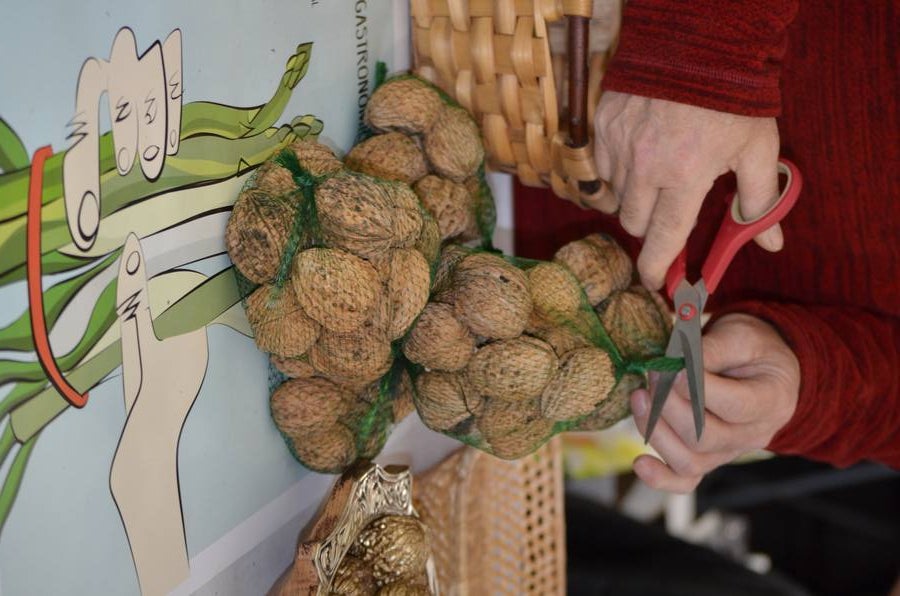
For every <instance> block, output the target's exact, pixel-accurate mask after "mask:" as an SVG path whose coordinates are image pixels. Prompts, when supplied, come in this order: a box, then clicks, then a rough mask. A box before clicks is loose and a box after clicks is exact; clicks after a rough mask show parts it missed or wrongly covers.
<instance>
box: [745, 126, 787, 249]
mask: <svg viewBox="0 0 900 596" xmlns="http://www.w3.org/2000/svg"><path fill="white" fill-rule="evenodd" d="M735 174H736V175H737V200H738V208H739V209H740V213H741V216H742V217H743V218H744V219H745V220H748V221H750V220H754V219H756V218H758V217H760V216H761V215H763V214H764V213H765V212H766V211H767V210H768V209H769V208H770V207H771V206H772V205H774V204H775V202H776V201H777V200H778V194H779V193H778V137H777V136H776V137H775V142H774V143H771V142H770V139H768V138H766V139H765V140H761V141H759V142H756V143H754V144H752V145H750V146H749V147H748V148H747V151H745V152H744V154H743V155H742V157H741V161H740V162H739V163H738V167H737V169H736V170H735ZM755 240H756V243H757V244H759V245H760V246H761V247H763V248H764V249H766V250H768V251H771V252H776V251H779V250H781V247H782V246H784V235H783V234H782V231H781V226H780V225H779V224H775V225H774V226H772V227H770V228H769V229H767V230H765V231H764V232H762V233H760V234H759V235H757V236H756V238H755Z"/></svg>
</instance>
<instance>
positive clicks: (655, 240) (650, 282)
mask: <svg viewBox="0 0 900 596" xmlns="http://www.w3.org/2000/svg"><path fill="white" fill-rule="evenodd" d="M711 187H712V185H710V186H706V187H702V186H701V187H696V188H693V189H672V188H663V189H662V190H660V192H659V199H658V200H657V201H656V206H655V207H654V209H653V214H652V215H651V216H650V223H649V224H648V226H647V233H646V235H645V237H644V246H643V247H642V248H641V253H640V255H638V260H637V268H638V273H640V275H641V281H642V282H643V284H644V285H645V286H646V287H648V288H650V289H651V290H658V289H659V288H661V287H662V285H663V282H664V281H665V279H666V271H668V269H669V267H670V266H671V265H672V262H673V261H674V260H675V257H677V256H678V253H680V252H681V250H682V249H683V248H684V245H685V244H686V243H687V239H688V236H690V234H691V230H692V229H693V227H694V222H695V221H696V220H697V214H698V213H700V206H701V205H702V204H703V199H704V198H706V193H707V192H709V189H710V188H711Z"/></svg>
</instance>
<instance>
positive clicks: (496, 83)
mask: <svg viewBox="0 0 900 596" xmlns="http://www.w3.org/2000/svg"><path fill="white" fill-rule="evenodd" d="M595 2H596V0H595ZM595 2H592V0H411V15H412V19H413V23H412V30H413V57H414V68H415V70H416V73H417V74H419V76H422V77H423V78H426V79H428V80H430V81H432V82H433V83H435V84H436V85H438V86H439V87H441V88H442V89H444V90H445V91H446V92H447V93H449V94H450V95H451V96H453V97H454V98H455V99H456V100H457V101H459V103H460V104H462V105H463V106H464V107H465V108H466V109H468V110H469V111H470V112H472V114H474V115H475V117H476V119H477V120H478V121H479V124H480V125H481V128H482V133H483V135H484V142H485V148H486V150H487V153H488V156H489V159H488V164H489V166H490V167H491V168H493V169H496V170H501V171H505V172H509V173H513V174H516V175H517V176H518V177H519V180H520V181H521V182H522V183H523V184H526V185H528V186H539V187H543V186H550V187H551V188H552V189H553V191H554V192H555V193H556V194H557V195H559V196H560V197H562V198H566V199H569V200H571V201H574V202H575V203H577V204H579V205H581V206H592V205H594V204H596V203H597V202H598V201H599V200H600V198H601V197H602V195H603V194H604V193H605V192H607V189H606V188H605V185H604V184H603V183H602V181H600V179H599V177H598V175H597V169H596V165H595V164H594V159H593V144H592V142H590V141H588V142H587V143H586V144H585V145H583V146H580V147H574V146H571V143H569V142H568V138H569V137H568V134H567V131H566V125H565V119H564V118H563V119H562V120H561V118H560V115H561V114H563V115H564V114H565V110H566V100H565V99H564V98H565V95H564V94H563V92H564V91H565V90H566V81H565V68H563V67H564V65H565V60H563V59H561V55H560V52H559V48H558V47H557V48H553V50H551V37H553V34H552V31H551V30H552V28H554V27H556V28H559V27H560V26H564V21H563V20H562V19H564V17H567V16H578V17H585V18H591V17H592V16H594V14H595V12H596V11H597V10H598V8H597V7H595V6H594V4H595ZM599 4H602V5H604V6H606V5H610V4H615V5H616V6H617V5H618V0H615V2H611V1H610V0H603V2H600V3H599ZM602 12H603V13H604V19H602V20H597V19H595V20H594V21H591V26H590V28H591V31H592V33H591V35H592V36H593V37H595V38H597V37H599V38H600V39H606V40H607V43H601V44H597V43H592V44H591V46H590V47H589V48H588V49H587V51H588V53H589V55H588V56H587V65H588V78H587V81H588V84H587V86H586V90H587V91H586V92H587V95H588V97H587V118H588V120H587V122H588V123H590V122H592V120H593V112H594V109H595V108H596V105H597V101H598V100H599V93H598V89H599V82H600V78H601V76H602V72H603V67H604V64H605V61H606V54H607V49H608V47H609V43H608V39H609V37H610V35H609V34H608V29H609V28H610V26H609V23H610V21H609V19H608V18H607V17H608V15H609V14H610V12H611V11H610V10H608V9H604V10H603V11H602ZM612 12H613V13H614V14H615V15H616V16H617V14H618V13H617V11H612ZM614 24H617V19H616V22H615V23H614ZM604 29H605V30H606V31H604ZM555 71H556V72H555Z"/></svg>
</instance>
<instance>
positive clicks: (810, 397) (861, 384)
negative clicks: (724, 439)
mask: <svg viewBox="0 0 900 596" xmlns="http://www.w3.org/2000/svg"><path fill="white" fill-rule="evenodd" d="M729 310H730V311H733V312H744V313H748V314H751V315H754V316H756V317H759V318H761V319H763V320H766V321H768V322H770V323H771V324H772V325H774V326H775V327H776V328H778V330H779V332H780V333H781V335H782V337H783V338H784V339H785V341H786V342H787V344H788V345H789V346H790V347H791V349H792V350H793V352H794V354H795V355H796V356H797V359H798V360H799V362H800V371H801V375H800V395H799V399H798V401H797V409H796V411H795V413H794V415H793V417H792V418H791V420H790V422H789V423H788V424H787V425H786V426H785V427H784V428H782V429H781V430H780V431H779V432H778V434H776V435H775V437H774V438H773V439H772V441H771V443H770V444H769V449H771V450H772V451H775V452H776V453H781V454H786V455H787V454H793V455H802V456H805V457H809V458H813V459H818V460H823V461H826V462H829V463H832V464H834V465H837V466H847V465H850V464H853V463H855V462H858V461H860V460H864V459H871V460H876V461H879V462H882V463H885V464H887V465H889V466H891V467H893V468H898V469H900V320H897V319H896V318H894V317H888V316H881V315H876V314H872V313H869V312H867V311H864V310H861V309H851V308H839V307H823V306H819V307H806V306H798V305H782V304H773V303H763V302H744V303H740V304H735V305H734V306H732V307H730V308H729Z"/></svg>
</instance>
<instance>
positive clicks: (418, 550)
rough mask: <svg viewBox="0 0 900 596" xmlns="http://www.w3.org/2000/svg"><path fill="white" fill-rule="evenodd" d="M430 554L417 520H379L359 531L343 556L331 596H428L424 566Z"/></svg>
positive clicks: (332, 586) (423, 530) (398, 517)
mask: <svg viewBox="0 0 900 596" xmlns="http://www.w3.org/2000/svg"><path fill="white" fill-rule="evenodd" d="M430 552H431V550H430V547H429V542H428V535H427V532H426V530H425V527H424V526H423V525H422V523H421V522H419V520H417V519H416V518H414V517H407V516H402V515H386V516H384V517H381V518H378V519H376V520H375V521H373V522H372V523H370V524H369V525H368V526H366V528H365V529H363V531H362V532H360V534H359V536H358V537H357V539H356V542H355V543H354V544H353V546H352V547H351V548H350V551H349V552H348V553H347V554H346V555H345V556H344V558H343V560H342V561H341V564H340V566H339V567H338V569H337V571H336V572H335V577H334V579H333V580H332V583H331V594H333V595H337V594H341V595H345V596H368V595H371V594H377V595H378V596H428V595H429V594H430V593H431V592H430V591H429V589H428V576H427V574H426V567H425V566H426V563H427V562H428V556H429V553H430Z"/></svg>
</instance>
